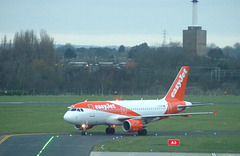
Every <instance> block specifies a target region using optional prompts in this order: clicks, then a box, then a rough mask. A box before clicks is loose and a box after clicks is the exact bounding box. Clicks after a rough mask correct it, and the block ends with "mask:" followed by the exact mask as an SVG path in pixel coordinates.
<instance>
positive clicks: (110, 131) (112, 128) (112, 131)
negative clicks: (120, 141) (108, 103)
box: [106, 125, 115, 134]
mask: <svg viewBox="0 0 240 156" xmlns="http://www.w3.org/2000/svg"><path fill="white" fill-rule="evenodd" d="M114 133H115V125H113V126H112V127H111V126H108V127H107V128H106V134H114Z"/></svg>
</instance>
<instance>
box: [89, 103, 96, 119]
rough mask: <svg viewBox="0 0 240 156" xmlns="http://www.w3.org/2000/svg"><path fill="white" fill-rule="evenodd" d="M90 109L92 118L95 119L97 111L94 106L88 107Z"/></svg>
mask: <svg viewBox="0 0 240 156" xmlns="http://www.w3.org/2000/svg"><path fill="white" fill-rule="evenodd" d="M88 108H89V109H90V117H95V110H94V107H93V105H92V104H89V105H88Z"/></svg>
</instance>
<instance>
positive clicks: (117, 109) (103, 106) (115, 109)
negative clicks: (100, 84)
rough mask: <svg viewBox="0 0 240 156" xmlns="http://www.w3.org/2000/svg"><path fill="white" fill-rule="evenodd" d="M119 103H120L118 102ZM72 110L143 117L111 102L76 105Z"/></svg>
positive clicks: (91, 102) (90, 102)
mask: <svg viewBox="0 0 240 156" xmlns="http://www.w3.org/2000/svg"><path fill="white" fill-rule="evenodd" d="M118 102H119V101H118ZM71 108H87V109H93V110H98V111H103V112H108V113H113V114H119V115H125V116H141V115H140V114H138V113H136V112H134V111H132V110H130V109H128V108H126V107H123V106H120V105H118V104H116V103H113V102H109V101H89V102H81V103H77V104H75V105H72V106H71Z"/></svg>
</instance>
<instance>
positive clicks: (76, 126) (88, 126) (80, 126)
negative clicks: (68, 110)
mask: <svg viewBox="0 0 240 156" xmlns="http://www.w3.org/2000/svg"><path fill="white" fill-rule="evenodd" d="M74 128H75V129H77V130H83V126H82V125H74ZM91 128H93V126H92V125H87V126H86V129H91Z"/></svg>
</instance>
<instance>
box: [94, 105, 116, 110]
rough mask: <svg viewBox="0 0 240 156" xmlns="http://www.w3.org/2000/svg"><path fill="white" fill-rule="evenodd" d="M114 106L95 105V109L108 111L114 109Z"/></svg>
mask: <svg viewBox="0 0 240 156" xmlns="http://www.w3.org/2000/svg"><path fill="white" fill-rule="evenodd" d="M115 108H116V106H115V105H114V104H106V105H95V109H99V110H109V109H115Z"/></svg>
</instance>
